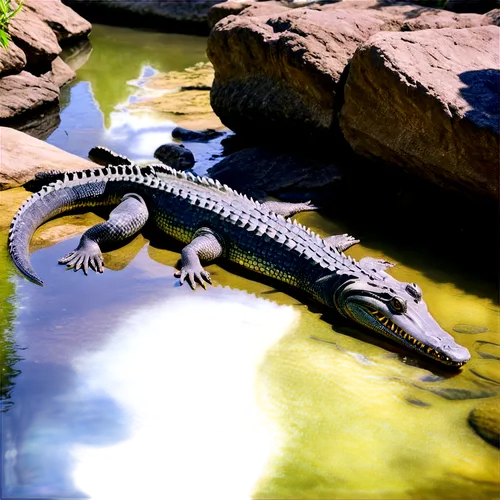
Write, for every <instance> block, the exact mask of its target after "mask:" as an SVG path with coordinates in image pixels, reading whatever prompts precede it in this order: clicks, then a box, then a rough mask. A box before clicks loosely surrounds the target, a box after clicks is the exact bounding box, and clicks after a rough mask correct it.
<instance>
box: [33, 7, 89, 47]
mask: <svg viewBox="0 0 500 500" xmlns="http://www.w3.org/2000/svg"><path fill="white" fill-rule="evenodd" d="M23 9H27V10H29V11H32V12H34V13H35V14H36V16H37V17H38V18H39V19H40V20H42V21H43V22H44V23H45V24H47V25H48V26H49V27H50V28H51V29H52V30H53V31H54V33H55V34H56V36H57V40H58V41H61V40H67V39H70V38H82V37H85V36H87V35H88V34H89V33H90V31H91V29H92V25H91V24H90V23H89V22H88V21H87V20H85V19H84V18H83V17H81V16H80V15H78V14H77V13H76V12H75V11H74V10H73V9H71V8H69V7H67V6H66V5H64V4H63V3H62V2H61V0H43V1H41V0H23Z"/></svg>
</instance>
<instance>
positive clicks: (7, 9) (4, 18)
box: [0, 0, 23, 50]
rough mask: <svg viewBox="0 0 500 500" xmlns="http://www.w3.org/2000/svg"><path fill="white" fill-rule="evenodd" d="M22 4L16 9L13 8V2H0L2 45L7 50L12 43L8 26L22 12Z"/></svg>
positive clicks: (0, 43)
mask: <svg viewBox="0 0 500 500" xmlns="http://www.w3.org/2000/svg"><path fill="white" fill-rule="evenodd" d="M22 6H23V4H22V2H20V3H19V5H18V6H17V8H16V9H13V8H12V7H11V0H0V45H1V46H2V47H3V48H4V49H5V50H7V48H8V47H9V42H10V35H9V34H8V33H7V31H6V30H7V25H8V24H9V22H10V20H11V19H12V18H13V17H14V16H15V15H16V14H17V13H18V12H19V11H20V10H21V7H22Z"/></svg>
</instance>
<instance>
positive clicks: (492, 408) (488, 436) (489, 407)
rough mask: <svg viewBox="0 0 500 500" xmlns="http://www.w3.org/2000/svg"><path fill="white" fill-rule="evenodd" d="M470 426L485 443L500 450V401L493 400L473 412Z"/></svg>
mask: <svg viewBox="0 0 500 500" xmlns="http://www.w3.org/2000/svg"><path fill="white" fill-rule="evenodd" d="M468 421H469V424H470V425H471V427H472V428H473V429H474V430H475V431H476V432H477V434H478V435H479V436H481V437H482V438H483V439H484V440H485V441H487V442H488V443H490V444H492V445H493V446H496V447H497V448H500V400H499V398H495V399H492V400H491V401H487V402H485V403H483V404H482V405H481V406H478V407H477V408H475V409H474V410H472V411H471V412H470V414H469V417H468Z"/></svg>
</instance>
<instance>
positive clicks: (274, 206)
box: [262, 200, 318, 217]
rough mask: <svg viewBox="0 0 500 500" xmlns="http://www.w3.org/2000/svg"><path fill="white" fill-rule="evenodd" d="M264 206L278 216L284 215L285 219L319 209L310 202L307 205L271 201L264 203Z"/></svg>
mask: <svg viewBox="0 0 500 500" xmlns="http://www.w3.org/2000/svg"><path fill="white" fill-rule="evenodd" d="M262 206H263V207H264V208H266V209H267V210H269V211H271V212H274V213H275V214H277V215H282V216H283V217H291V216H292V215H295V214H298V213H299V212H306V211H308V210H317V209H318V207H316V206H315V205H313V204H312V203H311V202H310V201H306V202H305V203H290V202H288V201H274V200H270V201H265V202H263V203H262Z"/></svg>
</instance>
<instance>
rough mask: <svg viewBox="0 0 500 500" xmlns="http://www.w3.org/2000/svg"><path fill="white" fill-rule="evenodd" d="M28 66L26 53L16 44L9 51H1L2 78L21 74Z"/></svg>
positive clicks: (0, 74)
mask: <svg viewBox="0 0 500 500" xmlns="http://www.w3.org/2000/svg"><path fill="white" fill-rule="evenodd" d="M25 66H26V56H25V55H24V52H23V51H22V50H21V49H20V48H19V47H18V46H17V45H16V44H15V43H14V42H10V43H9V48H8V49H7V50H4V49H0V77H3V76H7V75H10V74H12V73H19V72H20V71H21V70H22V69H23V68H24V67H25Z"/></svg>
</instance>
